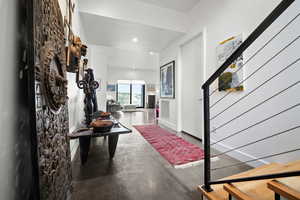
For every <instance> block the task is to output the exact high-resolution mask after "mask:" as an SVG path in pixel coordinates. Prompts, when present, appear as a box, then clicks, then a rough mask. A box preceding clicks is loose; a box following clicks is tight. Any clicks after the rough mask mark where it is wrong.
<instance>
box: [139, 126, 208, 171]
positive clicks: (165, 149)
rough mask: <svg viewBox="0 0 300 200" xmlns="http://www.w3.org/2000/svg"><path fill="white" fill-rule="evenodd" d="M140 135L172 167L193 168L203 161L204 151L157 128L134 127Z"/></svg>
mask: <svg viewBox="0 0 300 200" xmlns="http://www.w3.org/2000/svg"><path fill="white" fill-rule="evenodd" d="M134 128H136V129H137V130H138V131H139V132H140V134H141V135H142V136H143V137H144V138H145V139H146V140H147V141H148V142H149V143H150V144H151V145H152V146H153V147H154V149H155V150H156V151H158V152H159V153H160V154H161V155H162V156H163V157H164V158H165V159H166V160H167V161H168V162H169V163H170V164H172V165H173V166H174V167H180V166H193V163H194V164H195V165H196V164H199V163H200V162H201V160H203V159H204V151H203V150H202V149H201V148H199V147H198V146H196V145H194V144H191V143H189V142H187V141H186V140H184V139H182V138H181V137H178V136H176V135H175V134H173V133H170V132H168V131H167V130H165V129H163V128H161V127H159V126H157V125H143V126H134Z"/></svg>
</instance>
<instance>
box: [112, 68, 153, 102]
mask: <svg viewBox="0 0 300 200" xmlns="http://www.w3.org/2000/svg"><path fill="white" fill-rule="evenodd" d="M107 76H108V83H110V84H117V82H118V80H142V81H145V83H146V88H145V106H147V103H148V99H147V96H148V95H156V98H158V94H157V93H156V92H149V91H147V84H155V85H156V89H158V88H159V84H158V81H159V80H158V77H157V70H149V69H129V68H112V67H109V68H108V73H107ZM107 96H108V97H112V98H113V99H115V100H116V92H108V93H107ZM156 100H157V99H156Z"/></svg>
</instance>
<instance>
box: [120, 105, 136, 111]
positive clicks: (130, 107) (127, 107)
mask: <svg viewBox="0 0 300 200" xmlns="http://www.w3.org/2000/svg"><path fill="white" fill-rule="evenodd" d="M136 107H137V106H136V105H133V104H127V105H123V111H135V110H136Z"/></svg>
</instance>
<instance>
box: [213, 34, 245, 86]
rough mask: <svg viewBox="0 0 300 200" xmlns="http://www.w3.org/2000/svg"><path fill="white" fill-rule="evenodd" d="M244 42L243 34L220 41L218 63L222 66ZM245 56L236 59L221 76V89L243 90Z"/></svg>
mask: <svg viewBox="0 0 300 200" xmlns="http://www.w3.org/2000/svg"><path fill="white" fill-rule="evenodd" d="M242 43H243V37H242V35H239V36H236V37H231V38H229V39H227V40H225V41H223V42H220V44H219V46H218V47H217V64H218V66H221V65H222V64H223V63H224V62H225V61H226V59H227V58H228V57H229V56H230V55H231V54H232V53H233V52H234V51H235V50H236V49H237V48H238V47H239V46H240V45H241V44H242ZM243 60H244V57H243V55H241V56H240V57H239V58H238V59H236V61H234V62H233V63H232V64H231V65H230V66H229V67H228V68H227V69H226V70H225V71H224V73H223V74H222V75H221V76H220V77H219V91H243V90H244V86H243V85H242V84H240V83H241V81H242V80H243V74H244V73H243V69H242V68H241V67H242V66H243Z"/></svg>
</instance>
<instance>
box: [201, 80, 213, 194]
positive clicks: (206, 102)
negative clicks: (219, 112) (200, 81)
mask: <svg viewBox="0 0 300 200" xmlns="http://www.w3.org/2000/svg"><path fill="white" fill-rule="evenodd" d="M203 97H204V102H203V103H204V189H205V190H206V191H208V192H209V191H212V188H211V186H210V181H211V174H210V173H211V172H210V103H209V98H210V95H209V85H208V86H204V87H203Z"/></svg>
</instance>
